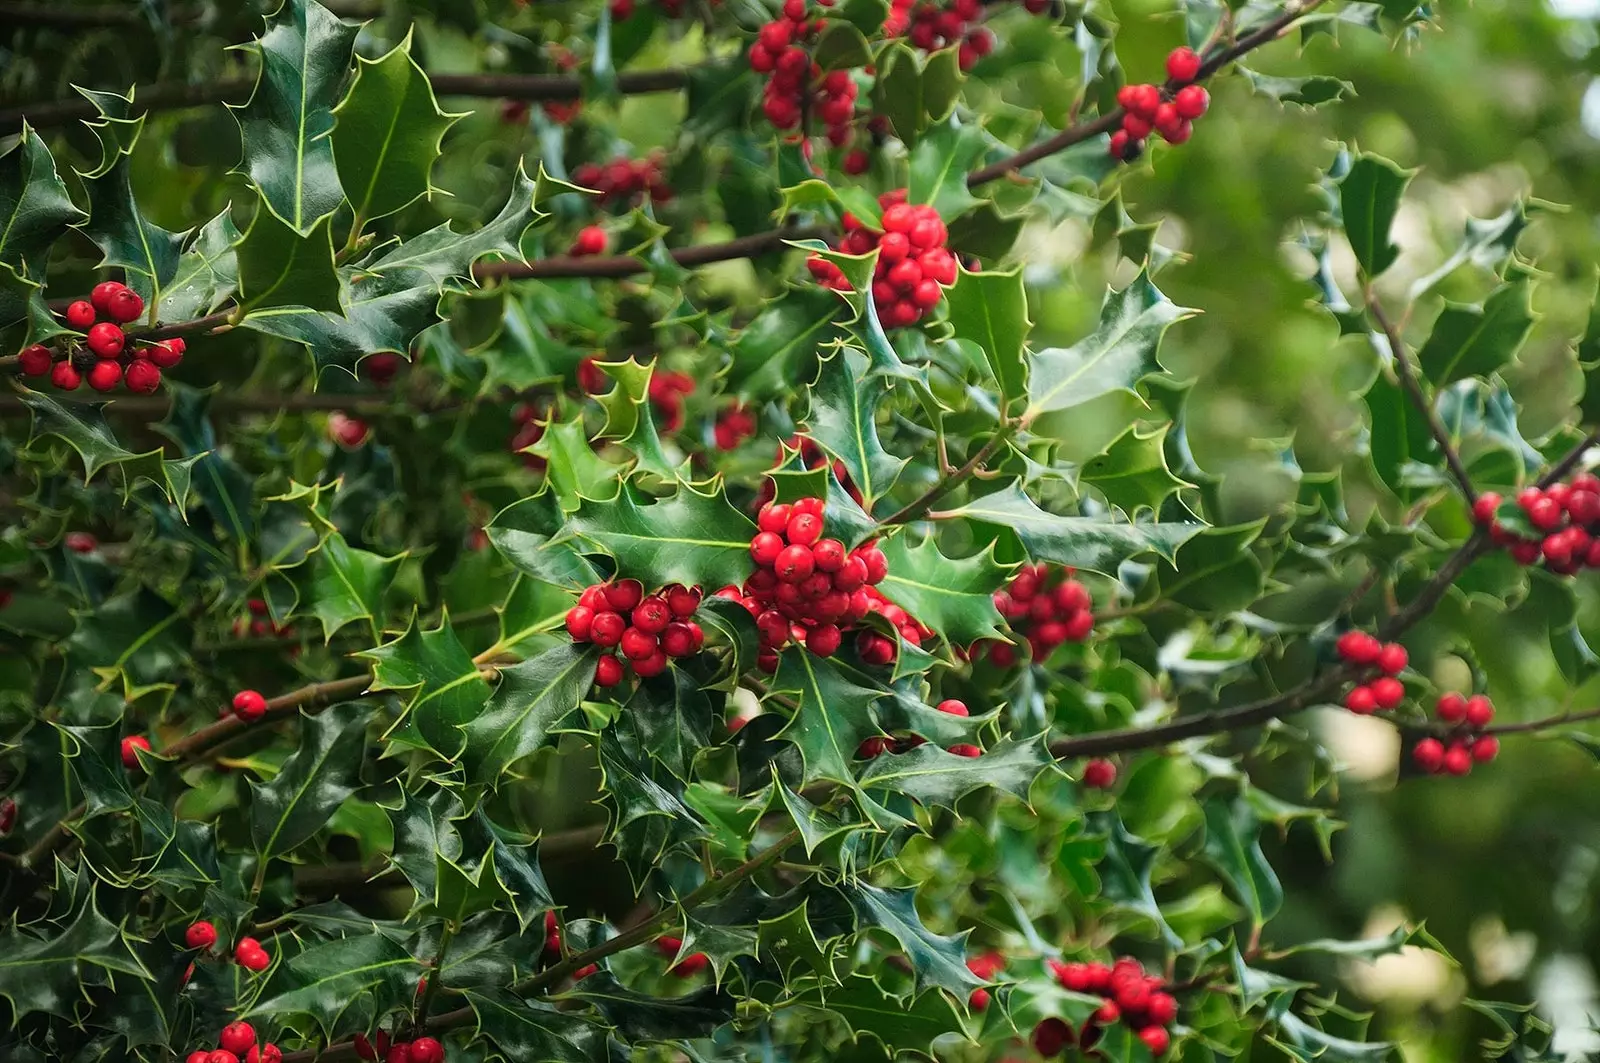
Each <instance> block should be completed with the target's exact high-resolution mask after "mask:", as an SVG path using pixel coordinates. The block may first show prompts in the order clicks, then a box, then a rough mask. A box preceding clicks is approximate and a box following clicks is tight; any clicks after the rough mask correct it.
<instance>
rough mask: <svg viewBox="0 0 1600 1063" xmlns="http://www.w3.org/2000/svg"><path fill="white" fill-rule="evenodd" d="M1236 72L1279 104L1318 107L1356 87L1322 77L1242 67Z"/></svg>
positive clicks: (1342, 81)
mask: <svg viewBox="0 0 1600 1063" xmlns="http://www.w3.org/2000/svg"><path fill="white" fill-rule="evenodd" d="M1236 69H1237V70H1238V71H1239V72H1240V73H1241V74H1243V75H1244V78H1245V81H1246V82H1248V83H1249V85H1250V87H1251V88H1252V89H1253V90H1255V91H1256V92H1258V93H1260V94H1261V95H1263V96H1270V97H1271V98H1273V99H1274V100H1277V101H1278V102H1279V103H1293V104H1298V105H1299V106H1301V107H1321V106H1323V105H1324V104H1329V103H1338V102H1339V101H1341V100H1344V99H1347V98H1349V97H1351V96H1354V95H1355V94H1356V87H1355V86H1354V85H1352V84H1350V82H1348V81H1344V80H1342V79H1340V78H1336V77H1329V76H1327V75H1325V74H1313V75H1311V76H1309V77H1279V76H1277V75H1275V74H1262V73H1258V72H1257V71H1254V70H1247V69H1245V68H1244V67H1242V66H1241V67H1237V68H1236Z"/></svg>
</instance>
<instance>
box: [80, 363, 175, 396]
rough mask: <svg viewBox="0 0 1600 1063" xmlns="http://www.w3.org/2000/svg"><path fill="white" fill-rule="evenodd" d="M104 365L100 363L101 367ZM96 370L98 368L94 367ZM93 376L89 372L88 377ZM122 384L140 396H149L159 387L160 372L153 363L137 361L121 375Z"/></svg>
mask: <svg viewBox="0 0 1600 1063" xmlns="http://www.w3.org/2000/svg"><path fill="white" fill-rule="evenodd" d="M104 364H105V363H104V362H102V363H101V365H104ZM95 368H96V369H98V368H100V366H95ZM93 376H94V374H93V373H92V372H91V373H90V377H91V378H92V377H93ZM122 379H123V382H124V383H125V384H127V385H128V390H129V391H132V392H136V393H138V394H140V395H149V394H151V393H152V392H154V391H155V390H156V388H159V387H160V386H161V370H160V369H159V368H157V367H156V365H155V363H153V362H148V361H145V360H144V359H139V360H137V361H135V362H133V363H132V364H131V365H129V366H128V369H127V372H126V373H124V374H123V378H122Z"/></svg>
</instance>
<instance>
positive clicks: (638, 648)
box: [617, 627, 658, 671]
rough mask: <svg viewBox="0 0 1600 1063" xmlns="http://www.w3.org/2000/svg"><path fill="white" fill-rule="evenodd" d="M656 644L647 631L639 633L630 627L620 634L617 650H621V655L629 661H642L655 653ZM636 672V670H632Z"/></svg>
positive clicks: (653, 637) (652, 636) (654, 638)
mask: <svg viewBox="0 0 1600 1063" xmlns="http://www.w3.org/2000/svg"><path fill="white" fill-rule="evenodd" d="M657 645H658V643H657V641H656V637H655V636H654V635H652V634H650V633H649V632H647V631H640V630H639V629H638V628H636V627H630V628H628V629H627V630H626V631H624V632H623V633H622V639H621V641H620V642H618V643H617V648H618V649H620V650H622V655H623V656H624V657H626V658H628V659H629V660H630V661H642V660H644V659H645V658H646V657H649V656H650V655H651V654H653V653H655V652H656V647H657ZM634 670H635V671H638V669H637V668H635V669H634Z"/></svg>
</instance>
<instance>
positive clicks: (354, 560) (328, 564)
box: [286, 532, 406, 642]
mask: <svg viewBox="0 0 1600 1063" xmlns="http://www.w3.org/2000/svg"><path fill="white" fill-rule="evenodd" d="M405 559H406V555H405V554H396V555H394V556H393V557H380V556H379V555H378V554H374V553H372V552H370V551H367V550H358V549H356V548H355V547H352V546H351V545H350V544H349V543H347V542H345V539H344V536H343V535H341V534H340V533H339V532H333V533H331V534H330V535H328V536H327V537H326V538H324V539H323V540H322V542H321V543H320V544H319V545H318V546H317V548H316V550H315V551H313V552H312V554H311V555H310V556H309V557H308V558H306V560H305V561H304V562H302V563H301V564H300V565H299V566H297V567H295V568H292V569H288V570H286V571H287V572H289V573H292V575H293V578H295V579H296V582H297V584H298V585H299V586H300V600H301V601H302V602H306V603H309V606H310V612H311V615H312V616H314V617H316V618H317V621H318V622H319V623H320V624H321V625H322V638H323V641H324V642H328V641H331V640H332V638H333V636H334V634H335V633H336V632H338V631H339V630H341V629H342V628H344V627H345V626H347V625H349V624H353V623H355V622H356V621H358V620H365V621H366V622H367V629H368V631H369V632H370V633H371V636H372V640H373V641H374V642H377V641H379V640H380V639H381V637H382V631H383V623H382V620H383V615H384V611H383V595H384V592H385V591H387V590H388V589H389V584H390V583H392V582H394V578H395V574H396V573H397V572H399V571H400V565H401V563H402V562H403V561H405Z"/></svg>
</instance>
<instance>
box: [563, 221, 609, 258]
mask: <svg viewBox="0 0 1600 1063" xmlns="http://www.w3.org/2000/svg"><path fill="white" fill-rule="evenodd" d="M610 250H611V236H610V234H608V233H607V232H606V231H605V229H603V228H601V227H600V226H598V225H585V226H584V227H583V228H581V229H579V230H578V235H577V236H574V237H573V238H572V246H571V247H569V248H567V254H569V255H571V256H572V257H573V258H593V257H594V256H595V255H603V254H605V253H606V252H607V251H610Z"/></svg>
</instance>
